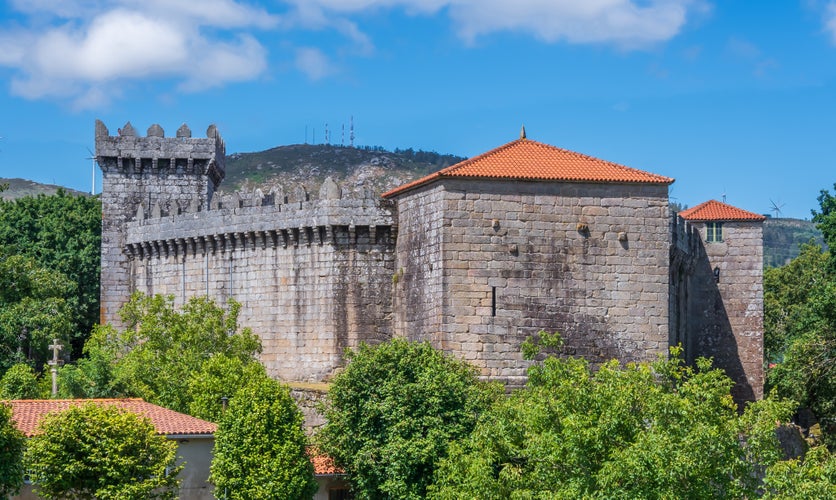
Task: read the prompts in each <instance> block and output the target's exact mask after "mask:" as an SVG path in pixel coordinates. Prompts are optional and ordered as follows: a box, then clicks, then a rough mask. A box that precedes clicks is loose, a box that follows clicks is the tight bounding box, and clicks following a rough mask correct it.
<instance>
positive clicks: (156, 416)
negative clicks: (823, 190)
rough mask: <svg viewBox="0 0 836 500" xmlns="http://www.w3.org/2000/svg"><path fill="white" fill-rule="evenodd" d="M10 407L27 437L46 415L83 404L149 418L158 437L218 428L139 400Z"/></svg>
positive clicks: (26, 402)
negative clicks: (113, 407) (109, 407)
mask: <svg viewBox="0 0 836 500" xmlns="http://www.w3.org/2000/svg"><path fill="white" fill-rule="evenodd" d="M2 403H5V404H8V405H10V406H11V407H12V420H14V422H15V425H16V426H17V428H18V429H19V430H20V431H21V432H23V433H24V434H25V435H26V437H32V436H34V435H35V434H37V432H38V424H39V423H40V421H41V419H42V418H43V417H44V416H45V415H46V414H48V413H54V412H60V411H63V410H66V409H68V408H70V407H73V406H81V405H83V404H85V403H93V404H97V405H112V406H116V407H119V408H122V409H124V410H127V411H129V412H131V413H136V414H137V415H141V416H143V417H148V419H150V420H151V423H152V424H154V428H155V429H156V430H157V434H162V435H165V436H175V435H176V436H180V435H206V436H207V437H208V436H211V435H213V434H214V433H215V431H216V430H217V425H215V424H213V423H212V422H207V421H205V420H201V419H199V418H195V417H192V416H189V415H185V414H183V413H178V412H176V411H174V410H169V409H168V408H163V407H162V406H157V405H154V404H151V403H147V402H145V401H143V400H141V399H138V398H128V399H17V400H12V401H3V402H2Z"/></svg>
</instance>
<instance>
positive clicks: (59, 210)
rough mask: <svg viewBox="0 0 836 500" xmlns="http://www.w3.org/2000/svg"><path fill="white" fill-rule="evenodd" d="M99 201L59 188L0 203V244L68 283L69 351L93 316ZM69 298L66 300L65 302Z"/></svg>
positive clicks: (77, 349) (96, 315)
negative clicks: (70, 336)
mask: <svg viewBox="0 0 836 500" xmlns="http://www.w3.org/2000/svg"><path fill="white" fill-rule="evenodd" d="M101 214H102V209H101V202H100V201H99V199H98V198H95V197H90V196H74V195H71V194H69V193H67V192H66V191H64V190H63V189H59V190H58V192H57V193H56V194H54V195H50V196H47V195H43V194H42V195H38V196H36V197H32V196H28V197H24V198H18V199H16V200H11V201H0V247H5V250H6V253H7V254H8V255H22V256H25V257H29V258H31V259H33V260H34V261H35V262H36V264H37V266H38V267H41V268H44V269H48V270H50V271H52V272H57V273H61V274H62V275H64V276H66V278H67V279H68V280H69V281H70V282H71V283H73V284H74V286H73V287H72V289H71V291H70V295H62V296H63V297H64V299H65V300H66V301H67V302H68V303H71V304H72V307H71V308H70V312H71V321H72V327H71V328H70V332H71V334H72V338H71V339H69V340H72V345H73V351H74V352H81V347H82V345H83V343H84V340H85V339H86V338H87V334H88V333H89V332H90V330H91V329H92V327H93V325H94V324H96V323H97V322H98V319H99V262H100V252H101V226H102V216H101ZM71 299H72V300H71Z"/></svg>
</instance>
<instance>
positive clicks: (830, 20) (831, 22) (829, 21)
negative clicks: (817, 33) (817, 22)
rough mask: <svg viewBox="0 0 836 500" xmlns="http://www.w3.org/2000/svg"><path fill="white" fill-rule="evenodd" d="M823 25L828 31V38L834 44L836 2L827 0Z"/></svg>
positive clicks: (835, 38)
mask: <svg viewBox="0 0 836 500" xmlns="http://www.w3.org/2000/svg"><path fill="white" fill-rule="evenodd" d="M824 26H825V29H826V30H827V31H828V32H829V33H830V40H831V41H832V42H833V43H834V44H836V2H829V3H828V4H827V7H826V8H825V13H824Z"/></svg>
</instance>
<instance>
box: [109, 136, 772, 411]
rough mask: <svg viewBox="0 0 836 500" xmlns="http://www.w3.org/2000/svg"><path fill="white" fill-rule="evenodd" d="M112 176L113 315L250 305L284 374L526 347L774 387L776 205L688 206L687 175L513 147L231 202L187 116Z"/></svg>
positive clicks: (247, 309) (500, 367) (505, 366)
mask: <svg viewBox="0 0 836 500" xmlns="http://www.w3.org/2000/svg"><path fill="white" fill-rule="evenodd" d="M95 134H96V159H97V160H98V163H99V165H100V167H101V169H102V173H103V181H102V184H103V187H102V195H101V196H102V211H103V221H102V263H101V266H102V276H101V283H102V285H101V286H102V289H101V304H102V310H101V316H102V317H101V320H102V322H110V323H113V324H116V325H119V324H120V320H119V317H118V310H119V308H120V306H121V305H122V304H124V303H125V302H126V301H127V300H128V299H129V297H130V295H131V293H132V292H134V291H141V292H144V293H146V294H158V293H161V294H170V295H173V296H174V297H175V302H176V303H183V302H184V301H186V300H188V298H189V297H191V296H195V295H206V296H209V297H211V298H213V299H215V300H217V301H219V302H225V301H226V300H227V299H230V298H234V299H235V300H237V301H238V302H240V303H241V304H242V309H241V315H240V317H239V321H240V323H241V324H242V325H244V326H248V327H251V328H252V329H253V331H254V332H255V333H257V334H258V335H259V336H260V337H261V339H262V342H263V345H264V351H263V353H262V355H261V361H262V362H263V363H264V365H265V366H266V368H267V370H268V372H269V373H270V374H271V375H272V376H274V377H277V378H279V379H281V380H284V381H288V382H294V381H310V382H316V381H326V380H328V378H329V377H330V376H332V375H333V373H334V372H335V370H337V369H338V368H339V367H340V366H341V364H342V363H343V358H342V356H343V352H344V349H345V348H346V347H354V346H356V345H358V344H359V343H360V342H369V343H374V342H379V341H383V340H386V339H389V338H392V337H394V336H401V337H406V338H409V339H411V340H427V341H429V342H431V343H432V344H433V345H435V346H436V347H438V348H440V349H443V350H444V351H447V352H451V353H454V354H455V355H457V356H459V357H461V358H463V359H465V360H467V361H469V362H471V363H472V364H474V365H475V366H477V367H478V368H479V370H481V373H482V375H483V376H484V377H487V378H491V379H496V380H501V381H503V382H505V383H506V384H509V385H511V386H517V385H520V384H522V383H524V381H525V374H526V369H527V367H528V364H527V362H526V361H524V360H523V359H522V355H521V353H520V344H521V342H522V341H523V340H524V339H525V338H526V337H528V336H530V335H532V334H535V333H537V332H538V331H540V330H547V331H558V332H560V333H561V334H562V336H563V338H564V340H565V346H564V348H563V352H564V353H565V354H566V355H577V356H584V357H586V358H587V359H589V360H590V361H592V362H593V363H599V362H602V361H605V360H609V359H612V358H617V359H619V360H621V361H624V362H629V361H646V360H652V359H654V358H655V357H656V355H658V354H665V353H666V352H667V350H668V348H669V346H671V345H676V344H681V345H682V346H683V347H684V353H685V357H686V359H687V360H688V361H693V359H694V358H696V357H697V356H711V357H713V358H714V361H715V365H717V366H719V367H721V368H723V369H725V370H726V372H727V373H728V374H729V376H730V377H731V378H732V379H733V380H734V381H735V386H734V389H733V394H734V396H735V398H736V399H737V400H738V401H745V400H752V399H757V398H760V397H762V394H763V285H762V276H763V274H762V267H763V248H762V222H763V220H764V217H762V216H760V215H758V214H754V213H751V212H747V211H745V210H741V209H739V208H735V207H732V206H730V205H727V204H725V203H721V202H718V201H713V200H712V201H709V202H706V203H703V204H701V205H698V206H696V207H694V208H692V209H689V210H685V211H682V212H680V213H679V214H673V213H672V212H671V209H670V207H669V198H668V188H669V186H670V184H671V183H672V182H673V179H671V178H668V177H664V176H660V175H656V174H651V173H648V172H644V171H641V170H636V169H632V168H628V167H625V166H622V165H618V164H615V163H611V162H607V161H603V160H600V159H597V158H593V157H589V156H585V155H582V154H579V153H574V152H571V151H567V150H563V149H560V148H556V147H553V146H549V145H546V144H543V143H540V142H537V141H533V140H530V139H527V138H526V137H525V133H524V131H523V133H522V134H521V137H520V138H519V139H518V140H515V141H512V142H510V143H508V144H505V145H503V146H500V147H498V148H496V149H494V150H491V151H489V152H487V153H484V154H482V155H479V156H476V157H474V158H471V159H469V160H466V161H464V162H462V163H459V164H457V165H453V166H451V167H448V168H445V169H443V170H441V171H439V172H436V173H434V174H431V175H429V176H427V177H424V178H422V179H418V180H416V181H413V182H411V183H408V184H406V185H403V186H400V187H398V188H395V189H393V190H391V191H389V192H387V193H383V194H382V196H380V195H378V194H375V193H370V192H368V190H365V191H363V192H361V193H360V194H359V195H355V196H349V195H348V194H347V193H346V192H344V191H343V189H341V187H340V186H339V185H337V184H336V183H335V182H333V181H331V180H326V181H325V183H324V184H323V185H322V186H321V187H319V190H318V193H308V192H307V191H306V189H305V188H304V187H301V186H295V187H293V186H287V187H285V188H286V189H285V188H282V187H279V186H276V187H274V188H272V189H270V190H269V191H268V192H264V191H261V190H256V191H254V192H252V193H233V194H231V195H223V196H220V195H216V190H217V188H218V185H219V184H220V182H221V181H222V180H223V178H224V172H225V170H224V168H225V167H224V160H225V145H224V142H223V139H222V138H221V136H220V134H219V133H218V131H217V129H216V128H215V127H214V126H210V127H209V129H208V130H207V134H206V136H207V137H206V138H194V137H192V134H191V130H190V129H189V128H188V127H187V126H186V125H183V126H182V127H180V129H179V130H178V131H177V133H176V136H175V137H165V134H164V132H163V129H162V128H161V127H160V126H159V125H152V126H151V127H150V128H149V129H148V131H147V134H146V135H145V136H144V137H142V136H139V135H138V134H137V133H136V131H135V130H134V129H133V127H132V126H131V125H130V124H126V125H125V127H123V128H121V129H120V130H119V132H118V134H117V135H115V136H112V135H110V133H109V131H108V129H107V127H106V126H105V125H104V124H103V123H102V122H101V121H98V120H97V121H96V128H95Z"/></svg>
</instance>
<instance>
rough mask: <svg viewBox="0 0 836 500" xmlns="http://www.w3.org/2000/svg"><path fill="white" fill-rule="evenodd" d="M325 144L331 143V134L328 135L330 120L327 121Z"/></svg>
mask: <svg viewBox="0 0 836 500" xmlns="http://www.w3.org/2000/svg"><path fill="white" fill-rule="evenodd" d="M325 144H331V136H330V135H328V122H325Z"/></svg>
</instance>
